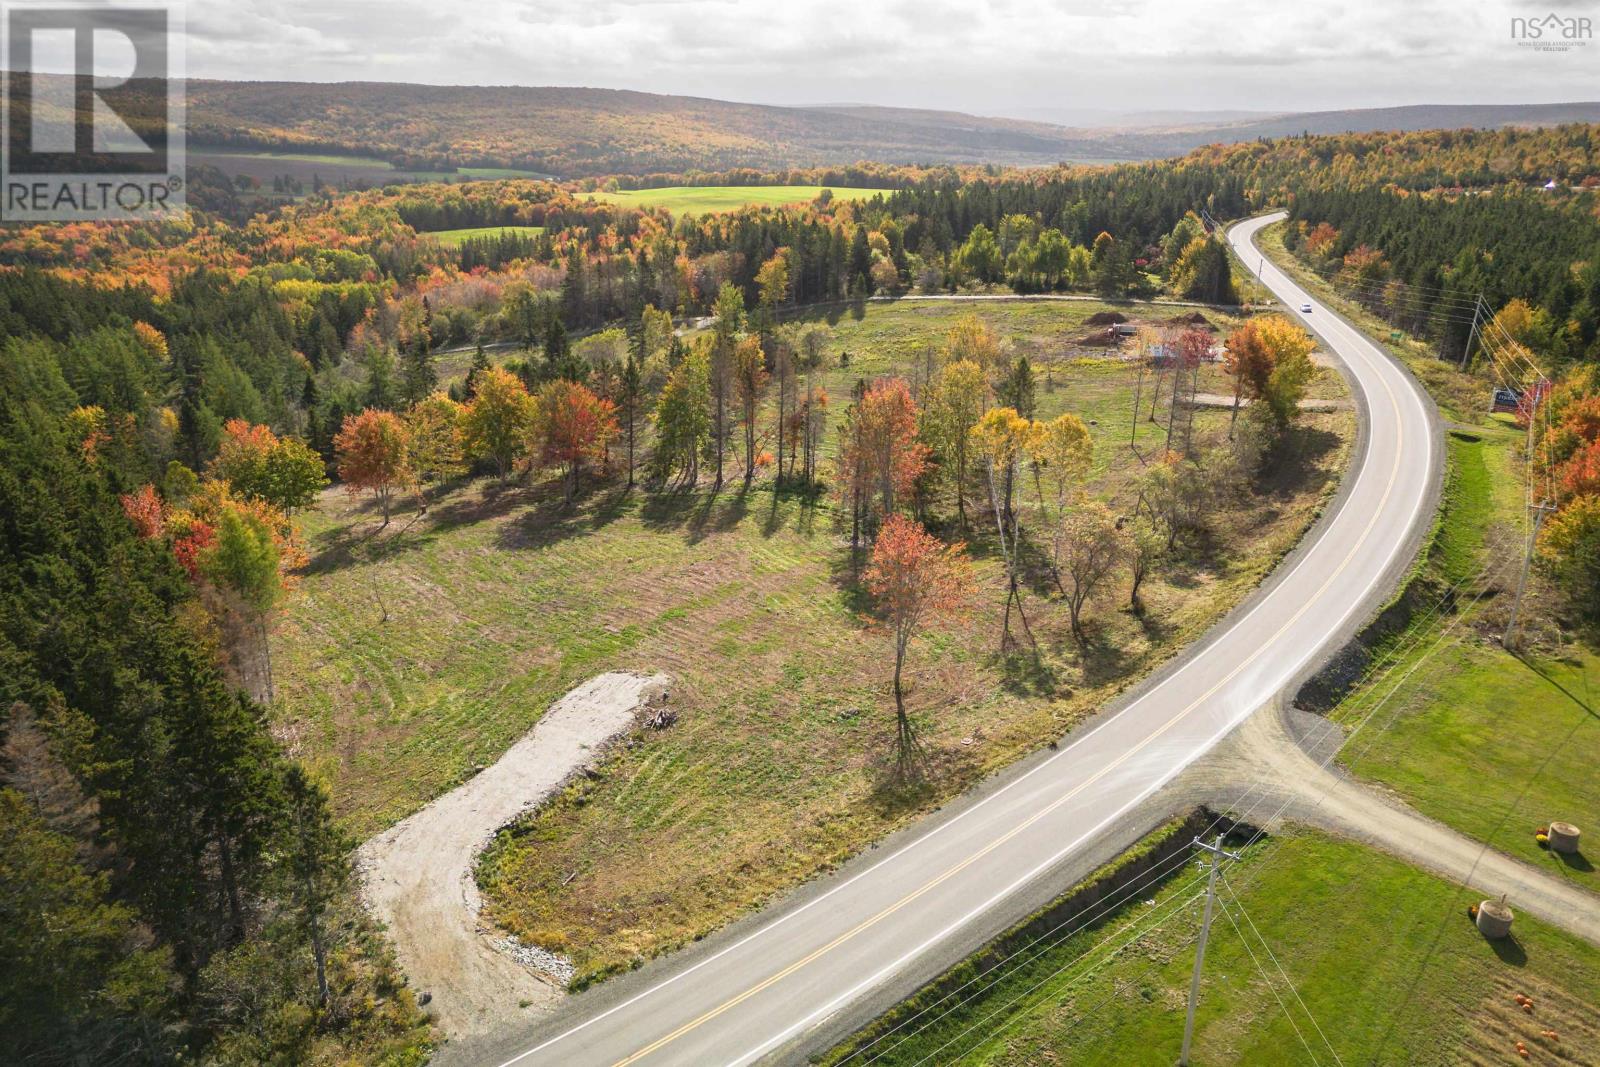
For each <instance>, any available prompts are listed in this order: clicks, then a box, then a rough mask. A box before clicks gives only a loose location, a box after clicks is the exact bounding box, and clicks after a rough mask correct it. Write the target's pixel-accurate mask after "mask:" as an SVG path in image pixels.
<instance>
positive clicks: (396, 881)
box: [357, 671, 668, 1037]
mask: <svg viewBox="0 0 1600 1067" xmlns="http://www.w3.org/2000/svg"><path fill="white" fill-rule="evenodd" d="M667 682H668V679H667V676H666V675H662V674H656V675H642V674H632V673H628V672H622V671H615V672H611V673H608V674H602V675H600V676H598V677H596V678H592V679H590V680H589V681H587V682H585V683H583V684H582V685H580V686H578V687H577V688H576V689H573V690H572V691H571V692H569V693H568V694H567V695H566V696H564V697H562V698H561V699H560V700H558V701H556V703H555V704H554V705H552V706H551V708H550V710H549V711H547V712H545V714H544V716H543V717H542V718H541V719H540V720H539V722H538V723H537V724H536V725H535V726H534V728H533V729H532V730H530V731H528V733H527V735H526V736H524V737H523V738H522V740H520V741H518V742H517V743H516V744H515V745H513V746H511V748H510V749H509V750H508V751H507V752H506V754H505V755H504V756H502V757H501V758H500V760H499V761H498V762H496V763H495V764H494V765H493V766H492V767H489V768H487V769H485V770H483V771H482V772H480V773H479V774H478V775H476V776H475V777H474V778H473V779H472V780H471V781H469V782H467V783H466V784H464V785H462V786H459V787H457V788H456V789H453V790H451V791H450V792H449V793H446V794H445V795H444V796H442V797H439V798H438V799H437V800H435V801H433V803H431V804H429V805H428V806H427V807H425V808H423V809H422V810H421V811H418V812H417V813H416V814H414V815H412V816H410V817H409V818H407V819H405V820H403V821H401V822H398V823H396V824H395V825H394V826H392V827H390V828H389V829H387V830H385V831H384V832H383V833H381V834H378V835H377V836H376V837H374V838H372V839H371V840H370V841H368V842H367V843H366V844H365V845H362V846H361V849H360V850H359V852H358V854H357V865H358V867H359V868H360V870H361V874H362V890H363V895H364V896H365V898H366V900H367V904H368V906H369V907H370V908H371V909H372V911H373V913H374V914H375V915H377V917H378V918H379V919H380V920H382V921H383V922H384V923H386V924H387V925H388V927H389V932H390V934H391V935H392V936H393V938H394V941H395V947H396V949H397V952H398V955H399V958H400V965H401V966H402V967H403V968H404V969H405V972H406V974H407V975H408V976H409V977H410V980H411V983H412V985H413V986H415V987H416V988H417V990H418V991H419V992H420V993H424V994H428V995H430V996H431V998H432V1001H431V1005H432V1007H433V1008H434V1010H435V1012H436V1013H437V1015H438V1019H439V1022H440V1024H441V1025H442V1026H443V1027H444V1029H445V1030H446V1031H447V1032H448V1033H449V1034H450V1035H451V1036H453V1037H460V1036H465V1035H470V1034H479V1033H485V1032H487V1031H489V1030H490V1029H492V1028H494V1027H495V1025H496V1024H497V1023H499V1022H501V1021H502V1020H505V1019H509V1018H514V1017H516V1016H517V1015H518V1013H519V1012H522V1011H526V1010H527V1009H529V1008H538V1007H545V1006H548V1005H550V1004H551V1003H553V1002H554V1001H555V999H556V998H557V997H559V996H560V988H559V985H558V984H557V983H559V982H560V981H561V980H562V979H563V978H565V977H568V976H569V975H568V974H567V973H564V969H565V967H566V964H565V961H563V960H561V959H560V957H555V956H551V957H550V958H548V959H546V958H544V954H538V953H530V949H529V948H528V947H527V946H523V945H520V944H518V943H516V942H515V941H514V940H512V939H508V938H505V937H503V936H499V935H498V934H497V933H496V932H495V931H493V930H492V928H486V926H487V924H485V923H483V922H480V920H479V917H478V912H479V909H480V907H481V901H480V900H479V898H478V887H477V884H476V883H475V882H474V881H473V877H472V870H473V865H474V862H475V861H476V859H477V856H478V853H479V852H481V851H482V850H483V848H484V846H485V845H487V844H488V842H489V840H490V839H491V838H492V837H493V836H494V833H495V831H496V830H498V829H499V828H500V827H501V826H504V825H505V824H506V823H508V822H510V821H511V820H512V819H514V818H516V817H517V816H518V815H521V814H522V813H524V812H526V811H527V810H528V809H529V808H532V807H534V806H535V805H537V804H538V803H539V802H540V801H542V800H544V799H545V798H546V797H548V796H550V794H552V793H553V792H555V790H556V789H557V788H558V787H559V786H560V785H561V784H562V783H563V782H564V781H566V780H567V779H568V778H569V777H571V776H572V775H573V774H575V773H577V772H579V771H581V770H583V769H584V768H586V767H588V766H590V765H591V764H592V763H593V762H594V760H595V758H596V757H597V756H598V755H599V754H600V752H601V751H602V750H603V749H604V748H605V746H606V744H607V743H608V742H610V741H611V740H613V739H614V738H616V737H617V736H618V735H620V734H622V733H624V732H626V731H627V730H628V729H629V728H630V727H632V726H633V725H634V723H635V721H636V716H637V713H638V711H639V709H640V708H641V707H642V706H645V705H648V704H651V703H653V702H659V701H660V700H664V699H665V695H666V686H667ZM530 968H533V969H530ZM535 970H537V971H540V972H543V974H542V975H540V974H536V973H535Z"/></svg>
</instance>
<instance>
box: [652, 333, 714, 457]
mask: <svg viewBox="0 0 1600 1067" xmlns="http://www.w3.org/2000/svg"><path fill="white" fill-rule="evenodd" d="M710 360H711V357H710V353H709V351H708V350H707V345H706V344H704V343H698V344H696V345H695V346H694V348H693V349H692V350H691V351H690V353H689V355H688V356H687V357H685V359H684V360H683V362H681V363H679V364H678V365H677V367H676V368H674V369H673V371H672V374H671V375H670V376H669V377H668V378H667V384H666V386H665V387H664V388H663V389H662V390H661V398H660V400H659V401H658V402H657V403H656V453H655V461H654V462H655V468H656V474H657V476H658V477H661V478H663V479H664V478H667V477H669V476H671V474H672V473H673V472H674V471H677V472H678V476H679V478H678V480H679V484H680V485H684V486H692V485H694V484H695V483H696V482H697V481H699V478H700V454H701V452H703V451H704V450H705V448H706V445H707V443H708V442H709V440H710V437H711V417H710V415H709V413H708V410H707V409H708V406H709V402H710V398H711V380H710Z"/></svg>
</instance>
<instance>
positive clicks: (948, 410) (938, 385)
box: [925, 359, 989, 530]
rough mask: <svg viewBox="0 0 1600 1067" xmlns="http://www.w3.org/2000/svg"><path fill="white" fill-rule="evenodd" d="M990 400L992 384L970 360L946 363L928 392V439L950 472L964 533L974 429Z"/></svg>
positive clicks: (978, 366)
mask: <svg viewBox="0 0 1600 1067" xmlns="http://www.w3.org/2000/svg"><path fill="white" fill-rule="evenodd" d="M988 396H989V383H988V380H987V379H986V378H985V377H984V373H983V368H982V367H981V366H980V365H979V364H977V363H976V362H974V361H972V360H970V359H958V360H956V361H955V362H953V363H946V364H945V365H944V368H943V369H942V370H940V371H939V374H938V376H937V377H936V378H934V380H933V387H932V389H930V390H929V392H928V404H927V416H926V420H925V421H926V424H927V428H928V431H929V432H928V435H927V436H928V439H929V440H931V441H932V442H933V443H934V447H935V448H936V449H937V450H938V452H939V454H940V456H941V458H942V460H943V462H944V463H945V464H946V465H947V467H948V468H949V469H950V472H951V474H950V476H951V482H952V483H953V485H954V487H955V491H956V515H957V516H958V517H959V520H960V523H961V528H962V529H963V530H964V529H966V527H967V486H968V484H970V482H971V459H970V457H971V453H972V428H973V427H974V426H976V425H977V424H978V419H980V418H981V417H982V416H983V409H984V406H985V404H986V403H987V402H988Z"/></svg>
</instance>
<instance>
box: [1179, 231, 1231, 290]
mask: <svg viewBox="0 0 1600 1067" xmlns="http://www.w3.org/2000/svg"><path fill="white" fill-rule="evenodd" d="M1168 281H1169V282H1170V283H1171V286H1172V291H1173V292H1174V293H1176V294H1177V295H1178V296H1181V297H1184V298H1186V299H1189V300H1201V301H1204V302H1205V303H1207V304H1237V303H1238V302H1239V294H1238V290H1236V289H1235V288H1234V285H1233V270H1232V268H1231V266H1230V265H1229V263H1228V253H1227V250H1226V249H1224V248H1223V247H1222V242H1221V241H1219V240H1217V239H1216V238H1215V237H1210V236H1202V237H1196V238H1195V239H1194V240H1192V241H1190V242H1189V244H1188V246H1187V247H1185V248H1184V249H1183V251H1182V252H1180V253H1179V255H1178V259H1177V262H1176V263H1174V264H1173V267H1172V270H1171V272H1170V273H1169V274H1168Z"/></svg>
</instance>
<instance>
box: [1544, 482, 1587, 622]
mask: <svg viewBox="0 0 1600 1067" xmlns="http://www.w3.org/2000/svg"><path fill="white" fill-rule="evenodd" d="M1539 547H1540V550H1541V554H1542V558H1543V562H1544V565H1545V566H1546V567H1547V568H1548V571H1549V573H1550V574H1551V575H1552V576H1554V577H1555V579H1556V580H1557V581H1558V582H1559V583H1560V586H1561V589H1562V591H1563V592H1564V593H1565V594H1566V595H1567V597H1568V599H1569V600H1570V601H1571V602H1572V603H1573V604H1574V605H1575V606H1576V607H1577V609H1578V611H1579V613H1580V614H1582V615H1583V616H1584V617H1585V618H1587V619H1589V620H1590V621H1594V620H1596V619H1600V496H1580V497H1578V498H1577V499H1575V500H1573V501H1572V502H1571V503H1569V504H1567V505H1566V506H1565V507H1563V508H1562V509H1561V510H1560V511H1559V512H1557V513H1556V515H1555V516H1554V517H1553V518H1551V519H1550V520H1549V521H1548V522H1546V523H1545V525H1544V530H1543V531H1542V533H1541V534H1540V537H1539Z"/></svg>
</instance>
